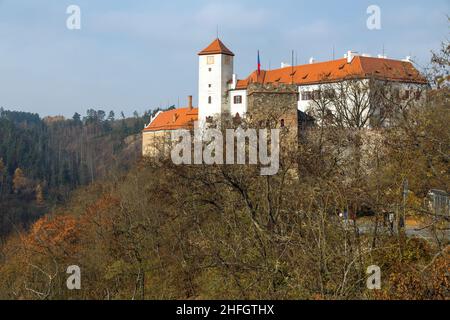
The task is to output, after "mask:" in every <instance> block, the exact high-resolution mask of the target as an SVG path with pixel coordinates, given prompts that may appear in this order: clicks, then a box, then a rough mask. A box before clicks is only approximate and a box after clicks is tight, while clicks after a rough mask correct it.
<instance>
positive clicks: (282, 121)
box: [280, 119, 284, 128]
mask: <svg viewBox="0 0 450 320" xmlns="http://www.w3.org/2000/svg"><path fill="white" fill-rule="evenodd" d="M280 125H281V127H282V128H284V119H281V121H280Z"/></svg>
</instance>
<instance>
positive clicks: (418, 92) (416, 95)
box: [415, 91, 422, 100]
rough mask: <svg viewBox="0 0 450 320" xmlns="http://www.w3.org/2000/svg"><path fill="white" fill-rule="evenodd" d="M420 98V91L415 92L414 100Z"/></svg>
mask: <svg viewBox="0 0 450 320" xmlns="http://www.w3.org/2000/svg"><path fill="white" fill-rule="evenodd" d="M421 96H422V92H420V91H416V92H415V98H416V100H420V97H421Z"/></svg>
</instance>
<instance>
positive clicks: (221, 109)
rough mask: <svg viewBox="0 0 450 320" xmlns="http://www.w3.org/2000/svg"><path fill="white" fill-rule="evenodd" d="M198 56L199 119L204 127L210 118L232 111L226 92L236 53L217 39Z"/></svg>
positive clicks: (231, 77) (218, 117)
mask: <svg viewBox="0 0 450 320" xmlns="http://www.w3.org/2000/svg"><path fill="white" fill-rule="evenodd" d="M198 56H199V64H198V66H199V67H198V72H199V76H198V80H199V81H198V109H199V110H198V120H199V125H200V127H204V126H205V123H207V122H208V119H213V120H219V119H220V115H222V114H224V113H229V112H230V110H229V109H230V107H229V103H227V100H226V94H227V92H228V86H229V83H230V82H231V81H232V79H233V57H234V53H233V52H231V51H230V50H229V49H228V48H227V47H226V46H225V45H224V44H223V43H222V41H220V40H219V39H216V40H214V41H213V42H212V43H211V44H210V45H209V46H208V47H206V48H205V49H204V50H202V51H200V52H199V54H198Z"/></svg>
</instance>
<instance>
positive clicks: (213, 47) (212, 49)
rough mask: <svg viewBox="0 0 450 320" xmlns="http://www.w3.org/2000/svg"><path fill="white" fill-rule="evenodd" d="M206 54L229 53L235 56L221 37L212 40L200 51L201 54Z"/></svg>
mask: <svg viewBox="0 0 450 320" xmlns="http://www.w3.org/2000/svg"><path fill="white" fill-rule="evenodd" d="M206 54H227V55H229V56H234V53H233V52H231V50H230V49H228V48H227V47H226V46H225V45H224V44H223V42H222V41H220V39H219V38H217V39H216V40H214V41H213V42H211V44H210V45H209V46H207V47H206V48H205V49H203V50H202V51H200V52H199V53H198V55H199V56H202V55H206Z"/></svg>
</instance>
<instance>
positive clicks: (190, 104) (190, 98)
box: [188, 96, 192, 110]
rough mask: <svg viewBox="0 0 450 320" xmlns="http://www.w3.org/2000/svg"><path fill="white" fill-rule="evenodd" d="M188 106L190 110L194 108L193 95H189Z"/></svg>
mask: <svg viewBox="0 0 450 320" xmlns="http://www.w3.org/2000/svg"><path fill="white" fill-rule="evenodd" d="M188 107H189V110H192V96H188Z"/></svg>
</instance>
